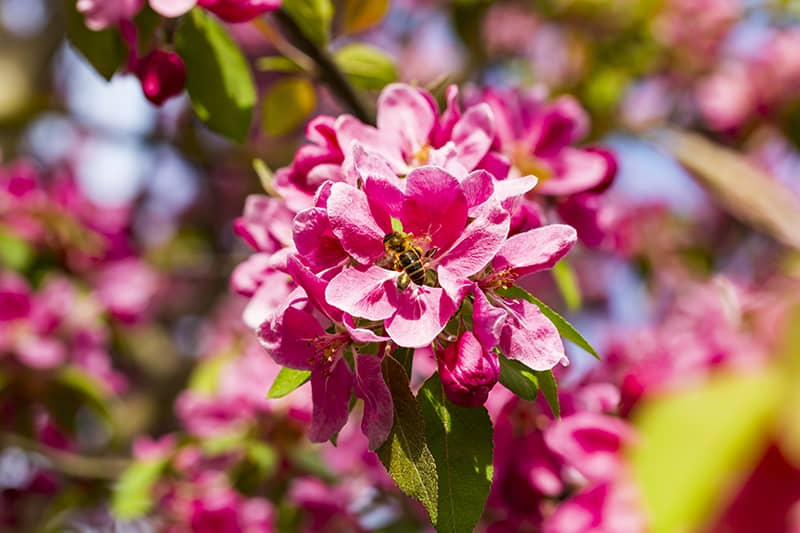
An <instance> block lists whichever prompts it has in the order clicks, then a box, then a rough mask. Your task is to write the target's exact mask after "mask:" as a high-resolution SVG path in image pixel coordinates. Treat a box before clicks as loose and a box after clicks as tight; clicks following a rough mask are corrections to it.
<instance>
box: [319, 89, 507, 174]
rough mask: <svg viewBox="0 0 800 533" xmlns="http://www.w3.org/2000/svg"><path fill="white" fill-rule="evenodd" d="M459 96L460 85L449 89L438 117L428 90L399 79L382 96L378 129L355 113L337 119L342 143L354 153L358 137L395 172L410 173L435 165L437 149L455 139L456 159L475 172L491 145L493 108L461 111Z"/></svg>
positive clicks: (337, 129)
mask: <svg viewBox="0 0 800 533" xmlns="http://www.w3.org/2000/svg"><path fill="white" fill-rule="evenodd" d="M457 97H458V91H457V89H456V88H455V87H450V88H449V90H448V107H447V109H446V110H445V112H444V113H443V114H442V115H441V116H439V112H438V109H437V107H436V103H435V101H434V100H433V97H431V95H430V94H428V93H427V92H425V91H422V90H420V89H417V88H414V87H410V86H408V85H404V84H400V83H393V84H391V85H387V86H386V87H385V88H384V89H383V91H382V92H381V95H380V97H379V98H378V118H377V127H372V126H368V125H366V124H363V123H361V122H359V121H358V120H357V119H356V118H354V117H352V116H350V115H343V116H341V117H339V118H338V119H337V121H336V125H335V128H336V136H337V139H338V142H339V146H341V147H342V148H343V149H344V150H347V151H349V150H350V149H351V146H352V143H353V141H358V143H360V144H361V145H363V146H364V147H365V148H366V149H367V151H369V152H370V153H374V154H378V155H380V156H381V157H383V158H384V159H385V160H386V161H387V163H388V164H389V166H390V167H391V168H392V170H393V171H394V172H395V173H397V174H400V175H405V174H408V172H409V171H410V170H411V169H413V168H415V167H419V166H422V165H426V164H431V163H433V161H432V160H431V157H432V152H434V151H436V149H440V148H442V147H443V146H444V145H445V144H446V143H448V142H452V147H453V149H454V155H455V159H456V161H457V162H458V163H459V164H460V166H461V167H463V169H464V170H465V171H471V170H474V169H475V168H477V167H478V163H479V162H480V161H481V160H482V159H483V158H484V157H485V156H486V155H487V154H488V153H489V151H490V148H491V145H492V139H493V137H494V123H493V118H492V112H491V110H490V109H489V107H488V106H487V105H486V104H478V105H475V106H472V107H469V108H468V109H467V110H466V111H465V112H464V113H463V114H462V113H461V111H460V109H459V108H458V104H457ZM348 155H351V154H350V153H348Z"/></svg>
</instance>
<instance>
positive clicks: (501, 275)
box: [478, 268, 518, 289]
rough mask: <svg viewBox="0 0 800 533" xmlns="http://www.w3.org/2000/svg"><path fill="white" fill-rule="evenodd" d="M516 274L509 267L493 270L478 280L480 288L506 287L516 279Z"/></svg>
mask: <svg viewBox="0 0 800 533" xmlns="http://www.w3.org/2000/svg"><path fill="white" fill-rule="evenodd" d="M517 277H518V276H517V274H516V273H515V272H513V271H512V270H511V269H510V268H504V269H502V270H493V271H491V272H489V273H488V274H486V275H485V276H483V277H482V278H481V279H480V280H478V285H480V287H481V288H482V289H508V288H509V287H511V286H513V285H514V282H515V281H516V280H517Z"/></svg>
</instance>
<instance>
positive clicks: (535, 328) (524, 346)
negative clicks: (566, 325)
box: [500, 300, 569, 370]
mask: <svg viewBox="0 0 800 533" xmlns="http://www.w3.org/2000/svg"><path fill="white" fill-rule="evenodd" d="M506 304H507V305H508V306H509V307H510V308H511V309H512V310H513V311H514V312H515V314H516V316H514V315H509V316H508V318H507V319H506V321H505V323H504V325H503V330H502V333H501V335H500V350H501V351H502V352H503V354H504V355H505V356H506V357H508V358H509V359H516V360H517V361H519V362H520V363H523V364H524V365H526V366H528V367H530V368H532V369H534V370H550V369H551V368H553V367H554V366H556V365H557V364H568V363H569V360H568V359H567V356H566V354H565V353H564V343H563V342H561V337H560V336H559V334H558V330H557V329H556V327H555V326H554V325H553V323H552V322H550V320H548V319H547V317H545V316H544V315H543V314H542V312H541V311H540V310H539V308H538V307H536V306H535V305H533V304H532V303H530V302H527V301H524V300H523V301H507V302H506Z"/></svg>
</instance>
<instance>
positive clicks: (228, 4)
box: [162, 0, 281, 22]
mask: <svg viewBox="0 0 800 533" xmlns="http://www.w3.org/2000/svg"><path fill="white" fill-rule="evenodd" d="M162 1H163V0H162ZM197 3H198V4H199V5H200V6H202V7H204V8H206V9H208V10H209V11H211V12H212V13H214V14H215V15H216V16H218V17H219V18H221V19H222V20H224V21H225V22H247V21H249V20H252V19H254V18H256V17H257V16H259V15H263V14H264V13H268V12H270V11H275V10H276V9H278V8H279V7H281V2H280V0H198V1H197Z"/></svg>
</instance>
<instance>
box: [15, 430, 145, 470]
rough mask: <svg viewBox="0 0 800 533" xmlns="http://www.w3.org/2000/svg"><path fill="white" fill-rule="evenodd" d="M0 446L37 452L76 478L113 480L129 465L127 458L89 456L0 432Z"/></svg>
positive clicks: (51, 464) (54, 466) (56, 468)
mask: <svg viewBox="0 0 800 533" xmlns="http://www.w3.org/2000/svg"><path fill="white" fill-rule="evenodd" d="M0 447H3V448H8V447H17V448H21V449H23V450H25V451H28V452H32V453H36V454H39V455H41V456H43V457H45V458H46V459H47V460H48V462H49V463H50V465H49V466H51V467H52V468H54V469H55V470H58V471H59V472H61V473H63V474H65V475H67V476H70V477H76V478H83V479H100V480H115V479H117V478H118V477H119V476H120V474H121V473H122V472H123V471H124V470H125V469H126V468H127V467H128V465H130V461H129V460H128V459H122V458H116V457H89V456H85V455H80V454H77V453H73V452H67V451H64V450H59V449H56V448H52V447H50V446H47V445H45V444H41V443H39V442H35V441H33V440H30V439H27V438H25V437H21V436H19V435H15V434H13V433H0Z"/></svg>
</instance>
